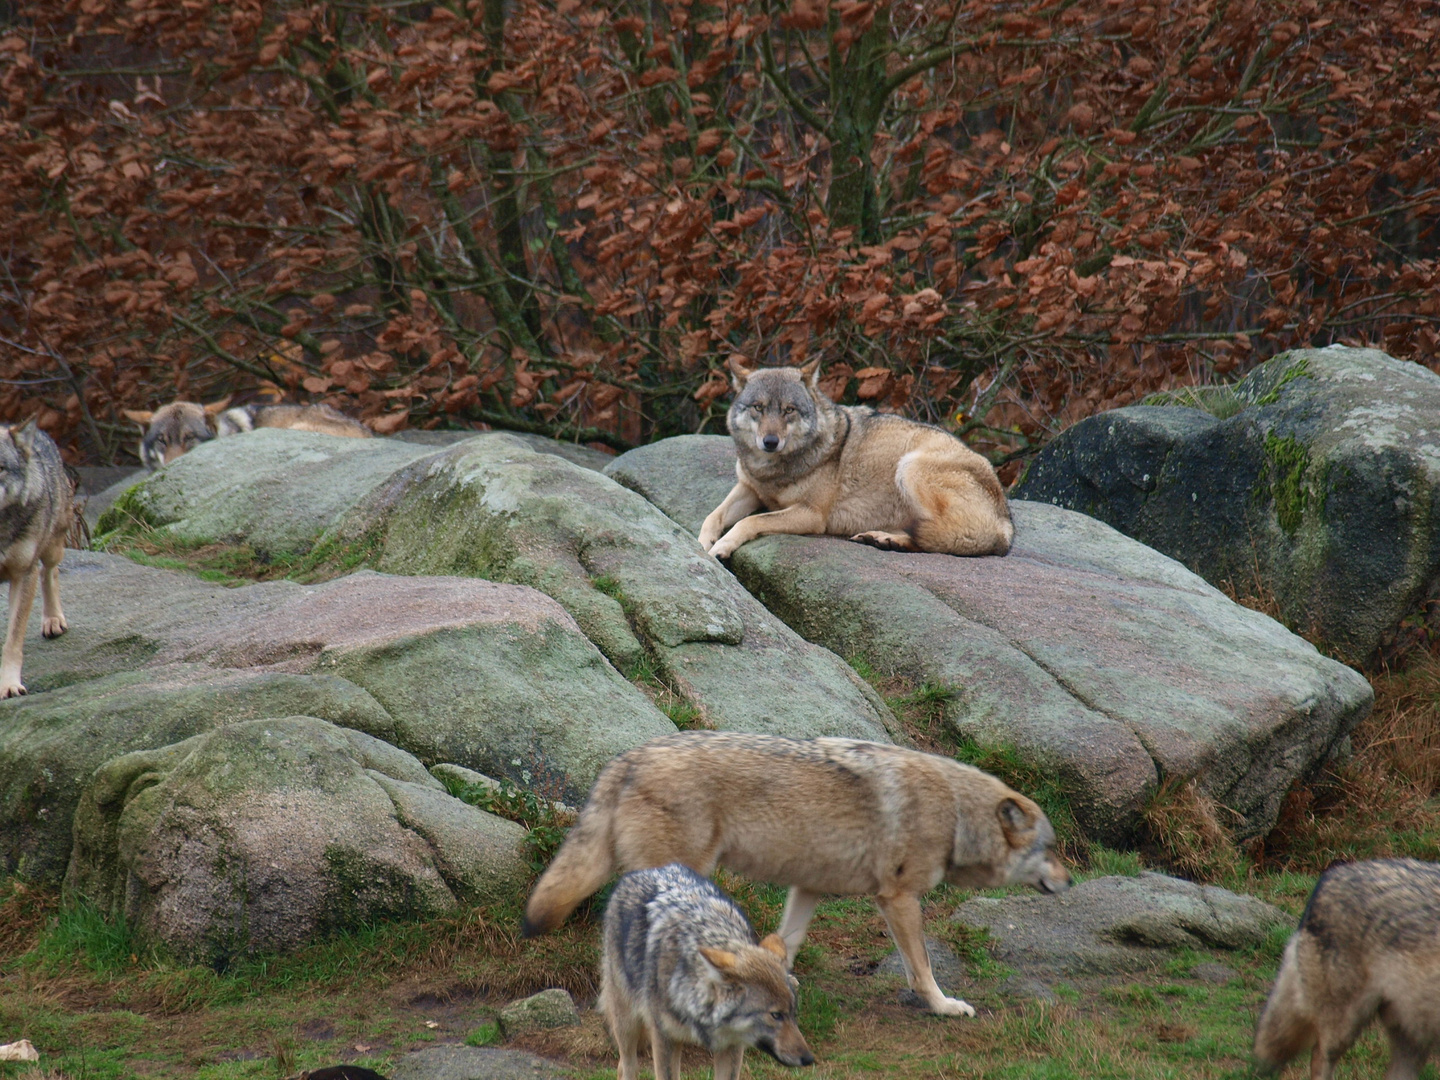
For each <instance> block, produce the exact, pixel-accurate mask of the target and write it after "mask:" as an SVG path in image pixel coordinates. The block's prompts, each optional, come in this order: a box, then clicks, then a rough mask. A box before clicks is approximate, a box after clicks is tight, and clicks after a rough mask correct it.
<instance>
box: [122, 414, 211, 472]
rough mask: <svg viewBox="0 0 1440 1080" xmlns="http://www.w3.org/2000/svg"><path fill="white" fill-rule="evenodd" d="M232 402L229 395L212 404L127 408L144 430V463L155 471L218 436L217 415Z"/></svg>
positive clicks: (142, 440) (141, 443) (127, 415)
mask: <svg viewBox="0 0 1440 1080" xmlns="http://www.w3.org/2000/svg"><path fill="white" fill-rule="evenodd" d="M229 404H230V399H229V398H228V397H227V398H224V399H222V400H220V401H214V402H211V403H210V404H209V405H197V404H196V403H195V402H193V401H172V402H171V403H170V404H169V405H162V406H161V407H160V408H158V409H156V410H155V411H153V412H151V411H150V410H148V409H125V410H124V413H125V416H126V417H127V418H128V419H129V420H131V421H133V422H134V423H136V424H139V425H140V429H141V431H142V432H143V433H144V434H143V435H142V436H141V439H140V463H141V464H142V465H144V466H145V467H146V468H147V469H149V470H150V471H151V472H154V471H155V470H156V469H158V468H160V466H161V465H168V464H170V462H172V461H174V460H175V459H176V458H177V457H179V456H180V455H181V454H184V453H186V452H187V451H190V450H193V449H195V447H197V446H198V445H200V444H201V443H202V442H209V441H210V440H211V439H213V438H214V437H215V431H214V429H213V428H212V427H211V424H212V422H213V421H214V418H215V417H216V416H217V415H219V414H220V413H221V412H223V411H224V409H225V406H227V405H229Z"/></svg>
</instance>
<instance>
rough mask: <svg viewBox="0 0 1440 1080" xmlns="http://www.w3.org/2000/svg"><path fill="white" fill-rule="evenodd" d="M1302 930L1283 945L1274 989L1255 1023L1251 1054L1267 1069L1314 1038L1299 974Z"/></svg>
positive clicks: (1313, 1029)
mask: <svg viewBox="0 0 1440 1080" xmlns="http://www.w3.org/2000/svg"><path fill="white" fill-rule="evenodd" d="M1303 934H1304V931H1303V930H1302V931H1301V932H1300V933H1297V934H1295V935H1294V936H1293V937H1291V939H1290V943H1289V944H1288V945H1286V946H1285V958H1284V959H1283V960H1282V961H1281V962H1280V972H1279V974H1277V975H1276V976H1275V988H1274V989H1273V990H1271V991H1270V999H1269V1000H1268V1001H1266V1002H1265V1009H1264V1011H1263V1012H1261V1013H1260V1021H1259V1023H1257V1024H1256V1025H1255V1057H1256V1059H1257V1060H1259V1062H1260V1063H1261V1064H1262V1065H1263V1066H1265V1067H1266V1068H1267V1069H1270V1070H1275V1069H1279V1068H1280V1067H1281V1066H1283V1065H1284V1064H1285V1063H1286V1062H1287V1061H1289V1060H1290V1059H1291V1058H1293V1057H1294V1056H1295V1055H1296V1054H1298V1053H1300V1051H1302V1050H1304V1049H1305V1048H1306V1047H1307V1046H1309V1045H1310V1044H1311V1043H1312V1042H1314V1041H1315V1024H1314V1020H1313V1018H1312V1017H1311V1016H1310V1010H1309V1009H1308V1008H1307V1007H1306V1005H1305V989H1304V986H1303V985H1302V982H1303V980H1302V977H1301V974H1300V958H1299V951H1300V944H1301V937H1302V935H1303Z"/></svg>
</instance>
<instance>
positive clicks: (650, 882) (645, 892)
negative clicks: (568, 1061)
mask: <svg viewBox="0 0 1440 1080" xmlns="http://www.w3.org/2000/svg"><path fill="white" fill-rule="evenodd" d="M601 952H602V955H601V959H600V1008H601V1010H602V1011H603V1012H604V1014H605V1021H606V1023H607V1024H609V1026H610V1034H611V1037H612V1038H614V1040H615V1045H616V1047H617V1048H618V1049H619V1051H620V1069H619V1078H620V1080H638V1077H639V1075H640V1072H639V1060H638V1059H639V1049H640V1037H641V1035H642V1034H647V1033H648V1035H649V1037H650V1051H651V1053H652V1054H653V1055H654V1058H655V1080H679V1078H680V1051H681V1048H682V1046H683V1045H684V1044H685V1043H694V1044H697V1045H700V1046H703V1047H704V1048H705V1049H706V1050H709V1051H710V1053H711V1054H713V1055H714V1057H715V1080H737V1078H738V1077H739V1075H740V1062H741V1059H742V1058H743V1057H744V1055H745V1048H746V1047H747V1046H753V1047H755V1048H756V1049H758V1050H763V1051H765V1053H767V1054H769V1055H770V1056H771V1057H773V1058H774V1059H775V1060H776V1061H778V1062H779V1063H780V1064H781V1065H791V1066H795V1065H811V1064H814V1061H815V1058H814V1057H813V1056H812V1055H811V1053H810V1047H809V1046H807V1045H806V1044H805V1036H803V1035H801V1034H800V1029H799V1028H798V1027H796V1026H795V980H794V978H793V977H791V975H790V974H789V972H788V971H787V970H786V968H785V944H784V942H782V941H781V940H780V938H779V937H778V936H777V935H775V934H771V935H770V936H769V937H767V938H766V939H765V940H764V941H759V942H757V941H756V938H755V931H754V930H752V929H751V928H750V923H749V922H748V921H747V920H746V918H745V914H744V912H742V911H741V910H740V909H739V907H737V906H736V904H735V901H733V900H731V899H730V897H728V896H726V895H725V894H724V893H723V892H721V891H720V890H719V889H718V888H716V887H715V885H714V884H713V883H711V882H710V881H707V880H706V879H705V878H703V877H701V876H700V875H699V874H697V873H695V871H693V870H691V869H690V868H689V867H685V866H680V865H678V864H671V865H669V866H663V867H659V868H654V869H649V870H637V871H635V872H633V873H630V874H626V875H625V876H624V877H622V878H621V879H620V881H619V883H618V884H617V885H616V886H615V891H614V892H612V893H611V894H610V901H609V903H608V904H607V905H606V906H605V932H604V938H603V942H602V945H601Z"/></svg>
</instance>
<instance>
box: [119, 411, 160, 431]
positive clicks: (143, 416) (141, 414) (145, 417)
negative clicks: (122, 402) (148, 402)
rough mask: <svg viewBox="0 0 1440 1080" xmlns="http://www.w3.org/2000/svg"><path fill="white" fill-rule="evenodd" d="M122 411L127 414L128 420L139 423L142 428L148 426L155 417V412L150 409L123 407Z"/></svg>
mask: <svg viewBox="0 0 1440 1080" xmlns="http://www.w3.org/2000/svg"><path fill="white" fill-rule="evenodd" d="M120 411H121V412H122V413H124V414H125V419H126V420H131V421H133V422H134V423H137V424H139V425H140V426H141V428H148V427H149V426H150V421H151V420H154V419H155V414H154V413H153V412H151V411H150V410H149V409H121V410H120Z"/></svg>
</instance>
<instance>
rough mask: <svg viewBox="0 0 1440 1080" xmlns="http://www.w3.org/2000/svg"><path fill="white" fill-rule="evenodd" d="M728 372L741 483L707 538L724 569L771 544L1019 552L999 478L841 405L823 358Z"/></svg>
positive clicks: (930, 431)
mask: <svg viewBox="0 0 1440 1080" xmlns="http://www.w3.org/2000/svg"><path fill="white" fill-rule="evenodd" d="M730 371H731V373H732V374H733V376H734V386H735V392H736V394H735V402H734V404H733V405H731V406H730V413H729V415H728V417H727V418H726V423H727V425H728V426H729V429H730V434H731V436H732V437H733V438H734V440H735V450H736V453H737V455H738V457H737V460H736V462H735V475H736V478H737V482H736V484H735V487H734V488H733V489H731V491H730V494H729V495H727V496H726V497H725V501H724V502H722V503H721V504H720V505H719V506H718V507H716V508H715V510H714V511H712V512H711V514H710V516H709V517H707V518H706V519H705V523H704V525H702V526H701V528H700V544H701V546H702V547H704V548H705V550H706V551H708V552H710V554H712V555H714V556H715V557H716V558H717V559H723V558H727V557H728V556H729V555H731V554H732V553H733V552H734V551H735V549H736V548H738V547H739V546H740V545H741V544H744V543H746V542H747V541H749V540H753V539H755V538H756V537H757V536H764V535H765V534H766V533H811V534H813V533H818V534H822V535H830V536H848V537H849V538H850V539H851V540H857V541H859V542H861V543H866V544H873V545H874V546H876V547H879V548H886V549H890V550H896V551H930V552H941V553H945V554H949V555H1004V554H1006V553H1007V552H1008V551H1009V550H1010V543H1011V541H1012V540H1013V539H1014V536H1015V527H1014V525H1013V524H1011V521H1010V508H1009V506H1008V505H1007V504H1006V502H1005V491H1004V489H1003V488H1002V487H1001V486H1000V480H999V478H998V477H997V476H996V475H995V470H994V468H992V467H991V465H990V462H988V461H987V460H985V458H983V457H981V456H980V455H979V454H977V453H975V452H974V451H973V450H971V449H970V448H969V447H967V446H966V445H965V444H964V443H962V442H961V441H960V440H959V439H957V438H955V437H954V436H953V435H951V434H950V433H949V432H947V431H944V430H942V429H940V428H937V427H932V426H930V425H929V424H921V423H919V422H917V421H914V420H909V419H906V418H905V417H903V416H891V415H887V414H882V413H877V412H876V411H875V410H874V409H871V408H869V407H868V406H863V405H836V404H834V403H833V402H832V401H831V400H830V399H829V398H828V397H827V396H826V395H825V394H824V393H823V392H822V391H821V390H820V387H819V377H820V361H819V360H818V359H816V360H812V361H811V362H810V363H808V364H806V365H805V366H804V367H800V368H757V369H751V368H747V367H745V366H744V365H743V364H741V363H739V362H738V361H736V360H735V359H733V358H732V360H731V362H730ZM762 508H763V509H764V510H765V511H766V512H765V513H761V514H757V513H755V511H756V510H760V509H762Z"/></svg>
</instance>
